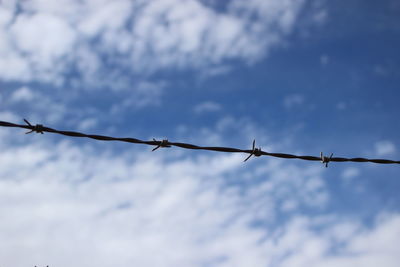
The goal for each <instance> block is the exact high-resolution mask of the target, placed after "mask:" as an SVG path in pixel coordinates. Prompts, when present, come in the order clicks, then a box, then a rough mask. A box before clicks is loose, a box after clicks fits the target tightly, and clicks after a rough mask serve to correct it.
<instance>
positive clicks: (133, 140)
mask: <svg viewBox="0 0 400 267" xmlns="http://www.w3.org/2000/svg"><path fill="white" fill-rule="evenodd" d="M24 121H25V122H26V125H24V124H15V123H11V122H6V121H0V126H1V127H14V128H23V129H28V130H30V131H29V132H27V133H32V132H36V133H41V134H43V133H44V132H48V133H55V134H61V135H66V136H71V137H86V138H90V139H95V140H100V141H120V142H127V143H133V144H144V145H150V146H156V148H154V149H153V151H154V150H156V149H158V148H161V147H163V148H166V147H171V146H175V147H180V148H184V149H194V150H208V151H217V152H227V153H247V154H249V156H248V157H247V158H246V159H245V161H247V160H248V159H249V158H250V157H251V156H253V155H254V156H256V157H259V156H270V157H275V158H284V159H301V160H308V161H320V162H322V163H323V164H324V165H325V167H327V166H328V163H329V162H372V163H378V164H400V161H396V160H388V159H366V158H360V157H358V158H342V157H332V155H333V154H331V156H330V157H325V156H323V154H322V152H321V155H320V157H316V156H298V155H292V154H286V153H270V152H266V151H262V150H261V148H256V147H255V140H254V141H253V147H252V149H239V148H232V147H219V146H197V145H193V144H188V143H180V142H170V141H168V140H162V141H157V140H156V139H153V141H144V140H140V139H136V138H130V137H112V136H105V135H96V134H85V133H80V132H74V131H60V130H56V129H53V128H49V127H45V126H43V125H41V124H36V125H32V124H30V123H29V121H27V120H25V119H24Z"/></svg>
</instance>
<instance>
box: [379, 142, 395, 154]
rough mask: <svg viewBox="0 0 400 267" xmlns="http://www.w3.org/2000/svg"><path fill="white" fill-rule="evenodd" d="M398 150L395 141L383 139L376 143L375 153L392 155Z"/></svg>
mask: <svg viewBox="0 0 400 267" xmlns="http://www.w3.org/2000/svg"><path fill="white" fill-rule="evenodd" d="M395 152H396V146H395V144H394V143H393V142H391V141H388V140H382V141H378V142H376V143H375V153H376V155H378V156H386V155H391V154H393V153H395Z"/></svg>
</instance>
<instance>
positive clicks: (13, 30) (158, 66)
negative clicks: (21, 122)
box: [0, 0, 305, 86]
mask: <svg viewBox="0 0 400 267" xmlns="http://www.w3.org/2000/svg"><path fill="white" fill-rule="evenodd" d="M304 5H305V1H301V0H285V1H277V0H268V1H258V0H253V1H246V4H243V3H241V2H240V1H231V2H229V3H228V4H227V9H226V10H224V11H221V10H215V9H214V8H213V7H212V5H206V4H204V3H202V2H201V1H197V0H187V1H177V0H152V1H135V2H134V3H133V2H131V1H127V0H119V1H112V2H109V1H103V0H96V1H77V0H76V1H62V2H59V1H58V2H57V4H54V2H53V1H48V0H32V1H24V2H22V3H20V4H19V6H18V7H19V10H18V11H17V7H16V5H15V4H7V3H5V4H4V3H3V4H1V6H0V14H2V15H3V16H2V19H1V20H0V40H1V41H0V58H1V59H2V61H3V62H6V63H7V64H2V66H7V68H5V67H3V68H1V69H0V78H1V79H3V80H7V81H42V82H43V81H44V82H50V83H54V84H62V83H63V82H65V79H66V78H67V77H68V76H66V73H68V72H71V71H72V72H73V71H77V73H79V77H80V79H81V80H79V78H78V80H79V81H80V82H86V83H91V84H96V85H97V86H101V85H102V84H104V83H106V85H107V86H112V85H113V83H111V82H110V81H117V80H124V79H127V80H128V83H129V77H130V76H131V75H132V73H136V74H149V73H153V72H157V71H159V70H174V69H192V70H193V69H194V70H200V72H201V70H204V73H205V75H206V76H207V73H208V74H212V73H214V74H215V73H219V72H220V71H221V70H224V71H226V70H227V69H229V66H226V64H224V63H226V62H227V61H229V60H232V59H234V60H240V61H243V62H246V63H252V62H256V61H258V60H261V59H262V58H264V57H265V56H266V55H267V54H268V53H269V51H270V50H271V49H272V48H274V47H276V46H277V45H278V44H279V43H281V42H282V41H283V40H284V39H285V37H286V36H287V35H288V34H290V33H291V32H292V31H293V30H294V27H295V26H294V25H295V23H296V21H297V20H298V19H299V13H300V10H301V9H302V8H303V7H304ZM116 14H118V15H116ZM105 62H107V63H106V64H105ZM109 64H110V66H112V68H113V71H112V72H111V73H110V72H109V71H107V70H108V69H109V68H108V67H110V66H109ZM222 66H224V68H223V69H221V67H222ZM213 69H214V70H218V71H216V72H212V71H210V70H213ZM127 73H128V75H127ZM116 78H119V79H116ZM71 82H72V81H71ZM76 82H77V81H76V80H75V83H76Z"/></svg>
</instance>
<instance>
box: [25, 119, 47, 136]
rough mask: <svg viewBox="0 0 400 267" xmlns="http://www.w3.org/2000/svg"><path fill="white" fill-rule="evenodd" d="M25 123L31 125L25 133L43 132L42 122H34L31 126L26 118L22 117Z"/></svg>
mask: <svg viewBox="0 0 400 267" xmlns="http://www.w3.org/2000/svg"><path fill="white" fill-rule="evenodd" d="M24 121H25V123H26V124H28V126H29V127H32V128H31V130H30V131H29V132H26V133H25V134H30V133H33V132H36V133H40V134H43V125H42V124H36V125H35V126H33V125H32V124H31V123H30V122H29V121H28V120H27V119H24Z"/></svg>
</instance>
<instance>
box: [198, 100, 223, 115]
mask: <svg viewBox="0 0 400 267" xmlns="http://www.w3.org/2000/svg"><path fill="white" fill-rule="evenodd" d="M193 110H194V112H195V113H197V114H201V113H206V112H215V111H219V110H221V105H220V104H218V103H216V102H213V101H205V102H202V103H200V104H198V105H196V106H195V107H194V108H193Z"/></svg>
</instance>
